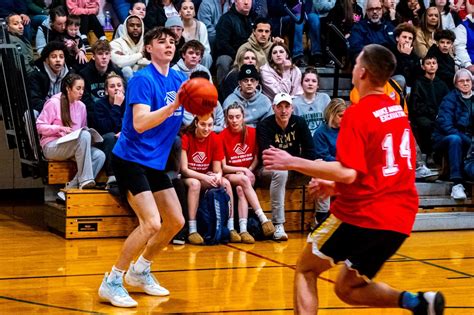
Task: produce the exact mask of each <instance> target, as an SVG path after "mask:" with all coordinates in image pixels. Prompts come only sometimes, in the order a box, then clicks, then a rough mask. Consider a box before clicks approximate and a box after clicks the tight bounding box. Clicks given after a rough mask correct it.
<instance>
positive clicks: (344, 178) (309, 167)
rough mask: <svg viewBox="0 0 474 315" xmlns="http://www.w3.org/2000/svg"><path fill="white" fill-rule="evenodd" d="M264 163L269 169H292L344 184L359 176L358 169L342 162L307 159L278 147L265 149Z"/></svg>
mask: <svg viewBox="0 0 474 315" xmlns="http://www.w3.org/2000/svg"><path fill="white" fill-rule="evenodd" d="M263 165H265V168H266V169H268V170H292V171H297V172H299V173H302V174H306V175H308V176H311V177H315V178H321V179H325V180H332V181H335V182H339V183H344V184H351V183H352V182H354V180H355V179H356V177H357V171H356V170H354V169H352V168H347V167H345V166H343V165H342V164H341V163H340V162H337V161H333V162H326V161H322V160H316V161H311V160H306V159H302V158H299V157H295V156H292V155H291V154H289V153H288V152H286V151H283V150H280V149H277V148H270V149H267V150H265V151H263Z"/></svg>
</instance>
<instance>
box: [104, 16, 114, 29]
mask: <svg viewBox="0 0 474 315" xmlns="http://www.w3.org/2000/svg"><path fill="white" fill-rule="evenodd" d="M113 30H114V28H113V27H112V18H111V16H110V11H105V26H104V31H113Z"/></svg>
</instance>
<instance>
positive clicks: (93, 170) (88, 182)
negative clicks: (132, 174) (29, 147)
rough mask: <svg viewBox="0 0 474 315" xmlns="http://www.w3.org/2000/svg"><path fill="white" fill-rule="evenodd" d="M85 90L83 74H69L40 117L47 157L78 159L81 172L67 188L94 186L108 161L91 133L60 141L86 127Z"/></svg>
mask: <svg viewBox="0 0 474 315" xmlns="http://www.w3.org/2000/svg"><path fill="white" fill-rule="evenodd" d="M83 93H84V80H83V79H82V77H81V76H80V75H78V74H69V75H67V76H66V77H65V78H64V79H63V82H62V84H61V93H58V94H56V95H53V96H52V97H51V98H50V99H49V100H48V101H46V103H45V104H44V107H43V110H42V111H41V114H40V115H39V117H38V119H37V120H36V128H37V129H38V133H39V134H40V135H41V139H40V144H41V147H42V149H43V154H44V156H45V158H47V159H49V160H57V161H64V160H68V159H71V158H74V160H75V161H76V164H77V173H76V175H75V176H74V178H73V179H72V180H71V181H70V182H69V183H67V185H66V189H68V188H79V189H83V188H92V187H94V186H95V177H96V176H97V174H98V173H99V171H100V169H101V168H102V166H103V165H104V161H105V154H104V153H103V152H102V151H101V150H99V149H97V148H94V147H93V146H92V140H91V135H90V133H89V132H86V131H84V132H81V133H80V135H79V137H78V138H77V139H74V140H71V141H68V142H63V143H59V144H58V143H57V141H58V140H59V138H61V137H62V136H65V135H67V134H69V133H71V132H73V131H75V130H78V129H81V128H83V127H86V122H87V114H86V106H85V105H84V103H82V102H81V101H80V99H81V97H82V95H83ZM58 197H59V198H60V199H62V200H65V196H64V193H63V192H59V193H58Z"/></svg>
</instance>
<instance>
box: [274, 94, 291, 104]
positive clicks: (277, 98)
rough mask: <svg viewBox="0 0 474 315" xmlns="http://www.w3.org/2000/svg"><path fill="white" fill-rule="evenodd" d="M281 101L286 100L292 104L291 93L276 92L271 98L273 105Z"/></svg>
mask: <svg viewBox="0 0 474 315" xmlns="http://www.w3.org/2000/svg"><path fill="white" fill-rule="evenodd" d="M281 102H287V103H289V104H290V105H293V99H292V98H291V95H290V94H288V93H277V94H276V95H275V97H274V98H273V105H278V104H280V103H281Z"/></svg>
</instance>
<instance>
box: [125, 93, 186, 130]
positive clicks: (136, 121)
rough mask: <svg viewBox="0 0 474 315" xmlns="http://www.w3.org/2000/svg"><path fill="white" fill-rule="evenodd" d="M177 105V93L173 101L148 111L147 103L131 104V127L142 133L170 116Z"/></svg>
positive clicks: (178, 103)
mask: <svg viewBox="0 0 474 315" xmlns="http://www.w3.org/2000/svg"><path fill="white" fill-rule="evenodd" d="M177 94H178V93H177ZM179 105H180V102H179V97H178V95H176V99H175V100H174V102H173V103H170V104H168V105H166V106H163V107H162V108H160V109H158V110H155V111H153V112H152V111H150V106H148V105H144V104H135V105H133V128H135V130H136V131H137V132H138V133H143V132H145V131H147V130H149V129H151V128H154V127H156V126H158V125H160V124H161V123H162V122H163V121H165V120H166V118H168V117H169V116H171V115H172V114H173V113H174V111H175V110H176V109H178V107H179Z"/></svg>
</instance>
